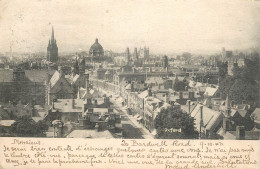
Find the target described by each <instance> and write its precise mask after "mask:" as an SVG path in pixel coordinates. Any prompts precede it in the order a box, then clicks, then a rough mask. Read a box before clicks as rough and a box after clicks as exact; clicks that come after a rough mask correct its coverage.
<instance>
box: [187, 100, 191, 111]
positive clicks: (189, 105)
mask: <svg viewBox="0 0 260 169" xmlns="http://www.w3.org/2000/svg"><path fill="white" fill-rule="evenodd" d="M187 102H188V107H189V114H190V111H191V110H190V100H187Z"/></svg>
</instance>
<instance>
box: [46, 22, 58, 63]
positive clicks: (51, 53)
mask: <svg viewBox="0 0 260 169" xmlns="http://www.w3.org/2000/svg"><path fill="white" fill-rule="evenodd" d="M47 61H50V62H53V63H57V61H58V46H57V43H56V39H55V38H54V30H53V27H52V34H51V39H50V40H49V44H48V47H47Z"/></svg>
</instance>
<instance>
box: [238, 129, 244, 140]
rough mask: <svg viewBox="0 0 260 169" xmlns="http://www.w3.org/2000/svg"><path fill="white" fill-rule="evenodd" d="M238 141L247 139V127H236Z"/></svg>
mask: <svg viewBox="0 0 260 169" xmlns="http://www.w3.org/2000/svg"><path fill="white" fill-rule="evenodd" d="M236 139H237V140H244V139H245V127H244V126H237V127H236Z"/></svg>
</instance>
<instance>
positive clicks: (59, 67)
mask: <svg viewBox="0 0 260 169" xmlns="http://www.w3.org/2000/svg"><path fill="white" fill-rule="evenodd" d="M58 72H59V74H60V77H61V76H63V72H62V70H61V66H58Z"/></svg>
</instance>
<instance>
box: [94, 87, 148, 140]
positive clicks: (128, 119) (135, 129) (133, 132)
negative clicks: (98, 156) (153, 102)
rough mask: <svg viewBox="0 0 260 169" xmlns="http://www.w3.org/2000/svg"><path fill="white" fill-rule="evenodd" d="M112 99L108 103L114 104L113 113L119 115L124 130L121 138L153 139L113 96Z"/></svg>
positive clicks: (113, 95)
mask: <svg viewBox="0 0 260 169" xmlns="http://www.w3.org/2000/svg"><path fill="white" fill-rule="evenodd" d="M99 92H102V94H104V93H109V94H110V93H111V92H108V91H103V90H99ZM111 95H112V98H110V101H111V102H112V103H113V104H114V105H113V108H114V112H115V113H118V114H120V115H121V123H122V127H123V129H124V131H123V138H126V139H145V138H146V139H153V136H152V135H151V133H149V132H148V131H147V130H146V129H144V128H143V126H142V125H141V124H139V123H138V122H137V121H136V119H135V118H134V117H133V116H132V115H128V114H127V111H126V109H125V108H124V107H123V106H122V104H121V103H120V101H117V99H116V98H115V94H112V93H111Z"/></svg>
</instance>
